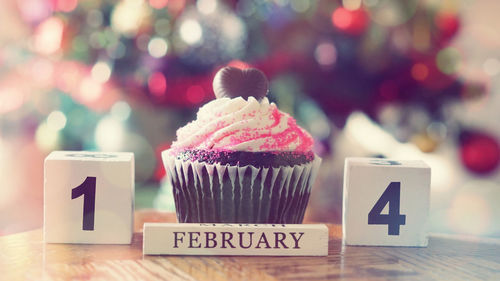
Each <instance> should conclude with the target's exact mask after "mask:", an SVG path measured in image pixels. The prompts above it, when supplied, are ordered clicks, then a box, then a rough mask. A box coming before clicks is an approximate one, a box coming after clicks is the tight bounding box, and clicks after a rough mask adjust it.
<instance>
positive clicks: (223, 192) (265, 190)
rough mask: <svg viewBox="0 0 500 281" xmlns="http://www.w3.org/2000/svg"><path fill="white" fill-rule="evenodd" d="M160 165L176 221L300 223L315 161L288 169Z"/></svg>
mask: <svg viewBox="0 0 500 281" xmlns="http://www.w3.org/2000/svg"><path fill="white" fill-rule="evenodd" d="M163 162H164V165H165V167H166V170H167V176H168V179H169V180H170V181H171V183H172V186H173V194H174V201H175V208H176V212H177V219H178V220H179V222H191V223H201V222H203V223H217V222H224V223H301V222H302V220H303V218H304V213H305V210H306V207H307V202H308V201H309V195H310V192H311V188H312V185H313V183H314V180H315V178H316V175H317V172H318V169H319V166H320V163H321V158H319V157H318V156H315V158H314V160H313V161H311V162H309V163H306V164H303V165H295V166H293V167H290V166H286V167H277V168H274V167H271V168H265V167H261V168H258V167H254V166H251V165H248V166H244V167H239V166H230V165H220V164H207V163H201V162H190V161H182V160H178V159H176V158H175V157H172V156H170V155H169V154H167V153H166V152H164V153H163Z"/></svg>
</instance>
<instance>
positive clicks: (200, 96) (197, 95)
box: [186, 85, 205, 104]
mask: <svg viewBox="0 0 500 281" xmlns="http://www.w3.org/2000/svg"><path fill="white" fill-rule="evenodd" d="M186 99H187V100H188V102H189V103H191V104H198V103H200V102H202V101H203V100H204V99H205V90H203V88H202V87H201V86H199V85H194V86H190V87H189V88H188V89H187V92H186Z"/></svg>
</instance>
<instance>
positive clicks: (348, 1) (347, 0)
mask: <svg viewBox="0 0 500 281" xmlns="http://www.w3.org/2000/svg"><path fill="white" fill-rule="evenodd" d="M342 6H344V8H346V9H347V10H350V11H354V10H357V9H359V8H360V7H361V0H342Z"/></svg>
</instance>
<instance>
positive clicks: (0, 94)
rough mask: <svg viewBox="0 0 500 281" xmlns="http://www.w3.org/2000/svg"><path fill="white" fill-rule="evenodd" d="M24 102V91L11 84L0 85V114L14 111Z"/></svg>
mask: <svg viewBox="0 0 500 281" xmlns="http://www.w3.org/2000/svg"><path fill="white" fill-rule="evenodd" d="M23 103H24V94H23V92H22V91H20V90H18V89H16V88H15V86H10V85H0V114H1V113H7V112H10V111H14V110H16V109H18V108H20V107H21V106H22V105H23Z"/></svg>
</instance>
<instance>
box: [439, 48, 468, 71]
mask: <svg viewBox="0 0 500 281" xmlns="http://www.w3.org/2000/svg"><path fill="white" fill-rule="evenodd" d="M461 63H462V58H461V55H460V52H459V51H458V50H457V49H455V48H453V47H448V48H445V49H443V50H441V51H439V53H438V54H437V56H436V65H437V67H438V69H439V70H440V71H441V72H443V73H445V74H454V73H456V72H457V71H458V70H459V68H460V66H461Z"/></svg>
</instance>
